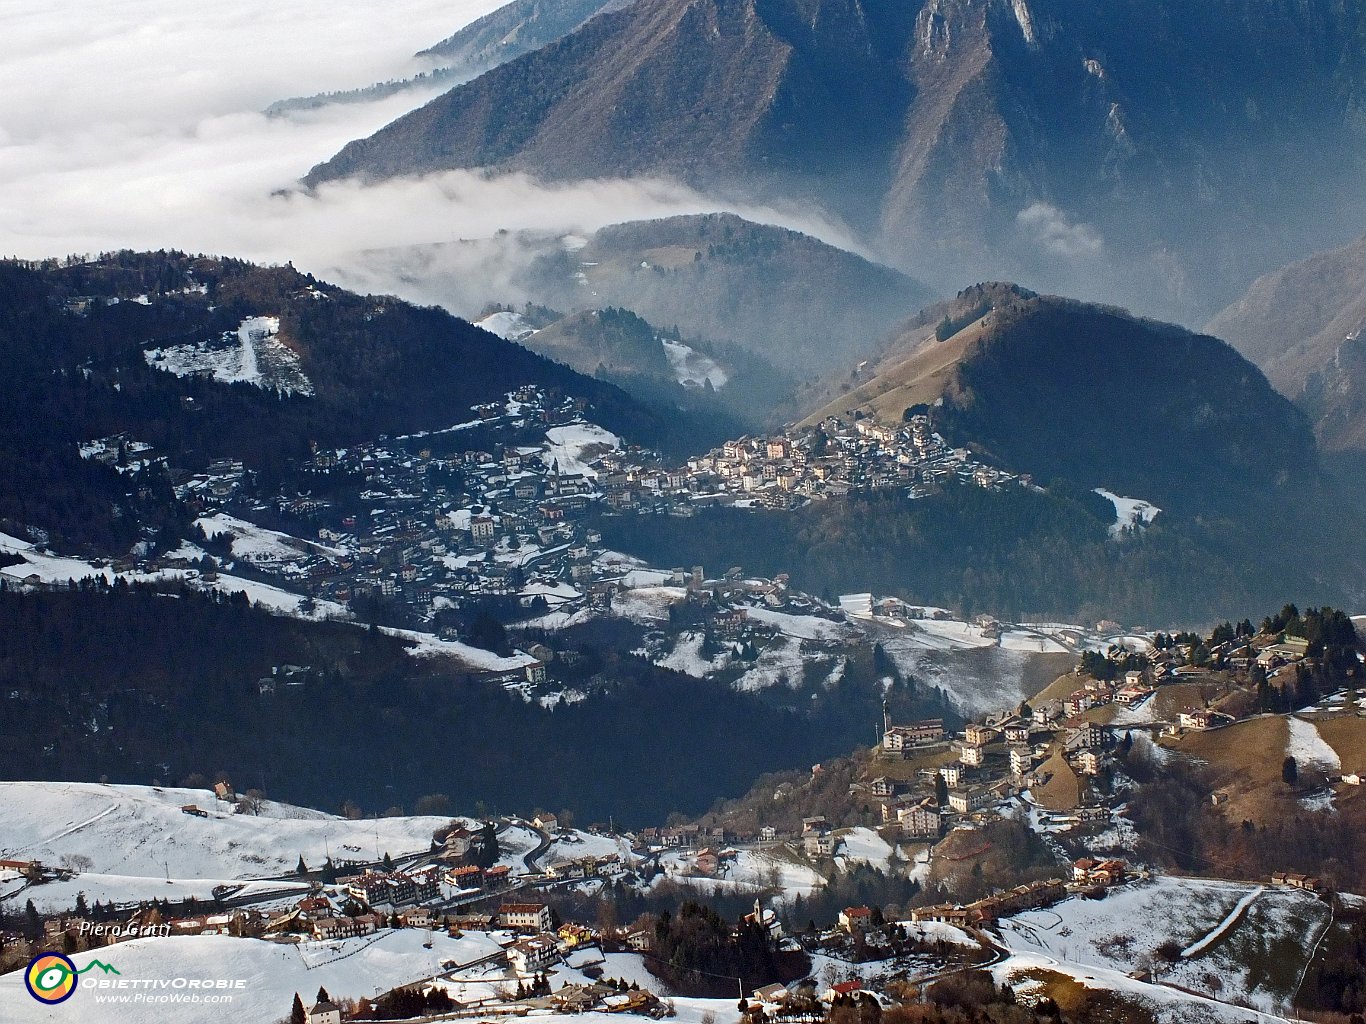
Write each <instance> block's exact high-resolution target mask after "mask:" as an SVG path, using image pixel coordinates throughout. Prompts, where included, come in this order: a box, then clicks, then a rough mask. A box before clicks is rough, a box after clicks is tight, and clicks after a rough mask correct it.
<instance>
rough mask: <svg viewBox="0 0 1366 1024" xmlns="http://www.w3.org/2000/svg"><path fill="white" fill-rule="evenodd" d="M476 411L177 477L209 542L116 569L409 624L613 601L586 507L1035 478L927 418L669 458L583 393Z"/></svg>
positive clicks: (121, 462) (750, 502) (142, 450)
mask: <svg viewBox="0 0 1366 1024" xmlns="http://www.w3.org/2000/svg"><path fill="white" fill-rule="evenodd" d="M473 411H474V412H475V414H476V416H477V418H476V419H474V420H471V421H469V422H467V423H463V424H458V425H457V426H455V427H452V428H449V429H448V430H444V431H437V432H434V433H432V434H427V435H415V436H410V437H399V438H382V439H380V440H378V441H376V442H375V443H373V444H365V445H357V446H354V447H351V448H346V449H336V450H322V449H317V450H315V451H314V452H313V455H312V457H311V458H310V459H309V460H307V461H306V462H305V463H304V464H303V465H301V466H300V467H299V473H300V477H299V479H300V480H301V481H302V482H303V483H306V484H311V488H310V490H311V491H312V492H313V493H310V494H299V493H294V494H286V493H280V494H268V493H263V492H262V491H261V489H260V487H259V486H257V485H256V483H255V481H254V478H253V475H252V474H251V473H249V472H248V471H247V470H246V468H245V467H244V466H243V465H242V463H241V462H237V461H234V460H230V459H225V460H218V461H217V462H215V463H214V464H213V465H211V466H210V467H209V468H208V471H207V472H205V473H200V474H195V475H185V474H181V475H180V476H179V477H178V484H177V488H176V493H177V495H178V497H180V498H181V499H182V500H184V501H186V502H187V503H188V504H189V505H190V507H191V509H192V511H194V512H195V513H196V514H197V516H198V519H197V520H196V522H197V526H198V528H199V530H200V531H201V532H202V535H203V540H202V543H201V545H200V546H198V547H196V546H195V545H185V546H182V547H180V548H178V549H176V550H175V551H171V552H164V553H163V554H161V555H160V556H159V557H157V558H156V559H154V560H153V561H152V564H151V565H150V566H148V565H146V562H147V559H146V558H145V556H147V555H150V554H152V552H153V551H154V548H153V545H152V544H151V543H144V544H143V545H141V546H140V548H138V549H136V550H135V551H134V552H133V553H132V556H133V557H132V558H131V559H127V560H124V561H122V562H116V563H115V565H116V566H119V567H122V568H124V569H131V568H133V567H134V566H135V565H138V564H142V565H143V566H144V567H151V568H155V567H158V566H159V567H166V568H171V567H185V566H199V565H201V564H203V565H207V564H209V563H207V562H205V561H204V559H205V556H206V555H210V554H211V555H213V556H214V557H215V558H216V559H217V560H218V561H222V562H229V561H231V562H236V563H237V564H238V566H240V567H242V568H244V569H245V570H246V571H248V572H250V573H252V574H255V575H259V576H260V577H261V578H262V579H263V580H267V581H270V582H275V583H278V584H279V585H281V586H285V587H289V588H293V589H296V590H298V591H300V592H301V593H303V594H304V595H306V596H307V597H308V598H310V599H311V600H314V601H317V602H331V603H332V604H336V605H341V606H347V605H350V604H352V603H353V602H357V601H364V600H366V599H370V598H375V599H382V600H386V601H390V602H393V603H394V604H396V605H397V606H399V607H400V608H406V609H407V613H408V616H409V618H410V621H411V622H413V623H414V624H416V623H422V622H430V621H431V620H432V619H433V617H434V616H435V614H436V613H438V612H440V611H441V610H442V609H443V608H450V607H452V602H461V601H465V600H477V599H480V598H486V597H494V598H501V597H511V598H515V599H517V600H519V601H520V602H521V603H522V604H523V605H525V606H528V607H535V608H541V609H553V610H559V611H564V612H574V611H578V610H582V609H585V608H590V609H597V610H607V609H610V607H611V600H612V594H613V592H614V590H615V589H616V587H617V586H618V585H619V584H621V583H622V582H623V580H624V579H625V580H626V582H628V583H629V578H628V577H627V574H626V573H625V572H624V571H623V567H622V565H621V563H620V560H611V561H604V555H606V554H609V553H608V552H606V551H605V549H604V548H603V547H602V544H601V541H602V538H601V534H600V533H599V532H598V531H597V530H595V529H594V528H593V527H592V526H591V525H588V524H586V522H585V520H586V519H587V518H588V517H589V513H590V512H595V511H610V512H616V513H634V514H652V515H669V516H682V517H688V516H692V515H694V514H696V513H697V512H698V510H699V509H701V508H704V507H706V506H708V505H714V504H730V505H737V506H740V507H746V506H762V507H771V508H792V507H795V506H797V505H799V504H801V503H803V502H806V501H810V500H817V499H820V498H828V497H838V496H843V495H846V494H848V493H850V491H852V490H856V489H862V490H876V489H884V488H895V489H899V490H902V491H904V492H905V493H906V494H908V495H909V496H911V497H923V496H925V495H927V494H930V493H932V492H933V490H934V489H935V488H937V487H938V486H941V485H942V484H943V483H944V482H946V481H947V480H949V479H957V480H961V481H964V482H968V483H972V484H975V485H977V486H981V487H1001V486H1008V485H1015V484H1018V485H1026V486H1027V485H1028V484H1029V479H1028V477H1017V476H1015V475H1012V474H1009V473H1004V472H1001V471H998V470H995V469H992V468H990V467H987V466H985V465H982V464H980V463H978V462H975V461H973V459H972V458H971V457H970V456H969V454H968V453H967V452H966V451H965V450H961V449H950V448H949V447H948V446H947V445H946V444H945V443H944V441H943V439H942V438H940V437H939V436H938V435H937V434H934V433H933V432H932V431H931V429H930V426H929V420H928V418H927V417H925V416H916V417H914V418H913V419H912V420H911V421H909V422H908V423H907V424H905V425H904V426H903V427H902V428H901V429H899V430H893V429H891V428H888V427H885V426H880V425H877V424H875V423H873V422H872V421H871V420H857V421H852V422H849V423H845V422H842V421H839V420H835V419H832V420H829V421H827V422H826V423H823V424H822V425H821V426H820V427H818V428H817V429H815V430H814V431H803V432H801V433H800V434H795V435H793V436H787V435H777V436H773V437H767V438H763V437H760V438H742V439H740V440H737V441H732V442H727V443H726V444H725V445H724V446H723V447H722V448H719V449H716V450H715V451H712V452H710V453H708V454H707V455H704V456H699V457H696V458H692V459H689V460H688V461H687V463H686V464H684V465H681V466H678V467H673V468H670V467H666V466H665V465H664V464H663V462H662V460H661V458H660V456H659V455H658V454H657V453H655V452H651V451H649V450H646V449H642V448H639V447H637V446H631V445H625V444H624V443H623V442H622V441H621V440H620V439H618V438H617V437H616V436H614V435H612V434H611V433H609V432H608V431H605V430H603V429H601V428H599V427H596V426H594V425H593V424H591V423H589V422H586V421H585V420H584V419H583V406H582V404H581V403H576V402H575V401H574V400H572V399H557V398H555V397H553V396H550V395H548V394H546V393H545V392H543V391H541V390H540V389H537V388H532V387H527V388H522V389H520V390H518V391H515V392H512V393H510V394H509V395H508V396H507V398H506V401H505V402H504V403H502V404H501V405H500V404H490V405H485V406H478V407H475V409H474V410H473ZM474 429H477V430H478V431H479V434H480V436H481V437H483V438H488V439H490V441H491V442H493V443H491V444H490V448H491V449H492V450H482V449H479V448H465V447H462V444H461V442H460V435H461V434H463V433H465V432H467V431H470V430H474ZM538 434H539V437H540V441H539V443H530V442H532V441H534V440H535V437H536V436H537V435H538ZM519 442H527V443H519ZM442 449H451V450H450V451H449V452H448V453H447V454H445V455H442V454H439V451H440V450H442ZM81 453H82V455H83V456H84V457H86V458H90V459H96V460H99V461H103V462H106V463H108V464H110V465H115V466H118V467H119V468H121V469H122V470H123V471H125V472H134V471H136V470H138V469H140V468H142V467H143V466H144V465H146V464H148V463H150V462H154V461H156V460H158V459H160V458H162V456H161V455H159V453H157V452H155V450H153V449H152V448H151V447H150V446H149V445H147V444H145V443H144V442H140V441H138V440H136V439H134V438H127V437H109V438H102V439H98V440H95V441H91V442H89V443H87V444H85V445H83V446H82V447H81ZM320 494H328V495H331V496H332V497H331V498H329V499H323V498H321V497H318V496H317V495H320ZM263 519H265V520H268V521H272V522H278V523H280V524H282V525H283V524H292V525H293V526H294V527H295V528H296V529H297V530H298V531H299V533H300V536H299V537H297V538H295V537H292V536H290V535H289V534H288V533H287V532H281V531H279V530H275V531H272V530H265V529H261V528H259V527H256V526H254V524H255V523H258V522H260V521H262V520H263ZM215 540H217V541H218V542H219V543H217V544H215V543H214V541H215ZM686 573H687V574H690V575H687V576H685V575H684V574H681V573H680V571H678V570H675V571H673V573H672V576H671V578H670V581H669V582H671V583H674V584H682V583H684V582H685V579H692V580H693V581H694V582H699V580H697V579H696V577H697V572H696V570H692V569H689V570H686ZM324 606H326V605H324Z"/></svg>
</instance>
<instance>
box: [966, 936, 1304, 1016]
mask: <svg viewBox="0 0 1366 1024" xmlns="http://www.w3.org/2000/svg"><path fill="white" fill-rule="evenodd" d="M991 973H992V975H993V977H995V979H996V982H997V984H1009V985H1010V986H1011V987H1012V988H1013V989H1014V990H1015V993H1016V996H1017V998H1019V999H1020V1000H1021V1001H1022V1002H1023V1001H1026V1000H1028V999H1029V998H1031V997H1035V996H1038V995H1041V994H1042V991H1043V988H1044V985H1043V982H1042V981H1041V980H1039V976H1040V975H1049V974H1060V975H1063V976H1064V977H1067V978H1070V979H1072V980H1073V981H1076V982H1079V983H1080V984H1081V985H1083V986H1085V987H1086V988H1090V989H1100V990H1106V991H1110V992H1116V993H1119V994H1120V995H1121V996H1123V997H1124V998H1125V999H1126V1000H1129V1001H1132V1002H1136V1003H1138V1004H1140V1005H1141V1006H1143V1007H1144V1008H1146V1009H1148V1010H1149V1011H1151V1012H1152V1014H1153V1016H1154V1018H1155V1019H1156V1020H1157V1021H1158V1024H1251V1022H1256V1024H1289V1022H1288V1019H1287V1018H1285V1017H1279V1016H1276V1015H1274V1014H1269V1013H1265V1012H1260V1011H1257V1012H1255V1013H1254V1012H1252V1011H1248V1010H1245V1009H1243V1008H1242V1007H1239V1006H1230V1005H1229V1004H1228V1003H1224V1002H1219V1001H1217V1000H1215V999H1211V998H1209V997H1207V996H1201V995H1196V994H1192V993H1188V992H1182V991H1180V990H1179V989H1174V988H1167V987H1165V986H1163V985H1150V984H1148V983H1146V982H1142V981H1136V980H1135V979H1133V978H1130V977H1129V976H1128V974H1127V973H1125V972H1123V971H1116V970H1112V969H1110V968H1106V967H1096V966H1090V965H1079V964H1072V963H1065V962H1062V961H1059V960H1057V959H1056V958H1054V957H1051V956H1048V955H1047V954H1040V953H1015V954H1014V955H1013V956H1011V957H1009V958H1008V959H1007V960H1005V961H1003V962H1002V963H1000V964H997V965H996V966H995V967H993V968H992V969H991Z"/></svg>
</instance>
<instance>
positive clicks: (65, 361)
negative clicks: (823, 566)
mask: <svg viewBox="0 0 1366 1024" xmlns="http://www.w3.org/2000/svg"><path fill="white" fill-rule="evenodd" d="M274 321H278V327H277V326H276V324H275V323H274ZM254 324H259V325H260V326H258V327H257V328H256V329H257V330H258V331H260V332H262V333H264V332H266V331H269V330H272V329H274V330H275V334H274V335H273V337H272V338H270V339H269V340H270V342H271V351H272V352H273V353H275V354H277V355H278V357H279V359H280V360H281V362H283V363H286V364H289V365H290V366H291V368H292V369H293V371H294V373H295V377H296V378H298V375H300V374H301V375H302V377H301V378H299V379H301V380H302V381H303V382H306V385H307V386H306V387H303V385H302V384H301V385H300V386H299V388H298V389H295V390H292V391H289V392H288V393H286V392H285V391H282V390H279V389H277V388H276V387H273V386H271V383H270V379H269V378H265V379H264V380H263V379H257V380H256V381H255V383H253V382H252V379H251V373H253V372H254V373H256V374H257V375H258V378H259V375H262V374H265V373H266V368H265V366H264V364H263V363H262V365H260V366H258V365H257V363H258V358H257V357H258V356H259V355H260V354H261V353H259V352H256V353H252V352H248V351H247V342H246V340H245V339H240V338H239V335H241V334H242V332H243V331H245V330H248V329H249V328H250V327H251V325H254ZM258 340H259V339H258ZM239 348H240V349H241V354H239V353H238V352H237V351H236V350H237V349H239ZM258 348H259V346H258ZM0 350H3V351H4V353H5V355H6V359H7V361H8V364H9V370H8V372H7V373H6V374H5V376H4V379H3V381H0V394H2V395H3V397H4V400H3V401H2V402H0V439H3V443H0V452H3V455H0V459H3V463H4V468H5V469H6V472H5V482H6V486H5V487H4V488H0V518H3V519H8V520H12V521H14V522H18V523H23V524H30V525H33V526H40V527H42V528H44V529H48V530H51V531H53V532H54V534H55V536H56V539H58V540H59V541H66V542H68V543H71V544H75V545H77V546H81V547H84V544H85V543H86V542H91V543H93V544H95V545H96V546H101V545H104V546H107V543H108V542H112V541H114V540H117V541H118V542H119V543H123V542H124V541H127V540H130V539H131V537H132V536H133V535H135V534H136V531H137V528H138V525H139V522H141V524H142V525H149V523H152V522H154V521H163V522H164V521H166V516H174V515H175V513H174V512H172V511H171V510H172V508H173V506H174V499H173V497H172V496H170V494H169V487H168V486H167V485H166V481H165V480H164V479H162V478H160V477H159V476H158V477H157V479H155V480H149V481H147V482H146V485H145V486H144V485H139V486H138V487H135V488H132V491H133V494H134V496H133V497H131V498H130V497H128V494H127V493H126V492H128V491H129V490H130V488H129V487H128V486H127V482H126V481H120V479H119V478H118V476H117V475H116V474H115V473H114V472H113V471H112V470H110V469H107V468H106V467H103V466H99V465H96V464H92V463H91V462H89V461H87V460H84V459H82V458H80V457H79V455H78V452H77V446H78V445H80V444H82V443H83V442H87V441H90V440H92V439H95V438H101V437H107V436H111V435H116V434H122V433H127V434H128V435H129V436H130V437H131V438H132V439H135V440H137V441H142V442H146V443H149V444H151V445H153V447H154V448H157V449H158V450H162V451H166V452H173V453H174V454H175V459H174V461H175V463H176V465H177V466H179V467H181V468H184V469H201V468H203V466H204V465H205V464H206V463H207V462H209V461H210V460H212V459H216V458H235V459H241V460H243V461H244V462H245V463H246V464H247V465H248V466H249V467H250V468H251V469H253V470H256V471H258V472H263V473H266V474H267V475H268V476H270V475H278V473H280V472H281V471H282V469H283V468H284V467H285V466H286V465H287V464H288V463H289V462H290V461H291V460H295V459H299V458H303V457H305V456H306V455H307V453H308V451H309V445H310V443H313V442H316V443H318V444H325V445H333V446H335V445H344V444H348V443H354V442H356V441H360V440H373V439H374V438H375V437H377V436H379V435H382V434H389V433H393V434H400V433H406V432H414V431H420V430H433V429H442V428H445V427H449V426H451V425H452V424H455V423H460V422H463V421H467V420H470V419H471V417H472V416H473V413H472V412H471V406H473V405H475V404H478V403H481V402H487V401H490V400H493V399H497V398H500V397H501V396H502V395H504V394H505V393H506V392H509V391H511V390H514V389H516V388H518V387H521V386H523V385H527V384H532V385H538V386H541V387H544V388H547V389H550V390H551V391H553V392H555V393H558V394H560V395H562V396H563V397H564V398H565V399H570V398H573V399H577V400H578V401H580V402H582V403H583V406H584V408H585V410H588V411H590V414H591V415H592V416H593V417H594V418H595V419H596V420H597V422H599V423H601V424H602V425H603V426H605V427H607V428H608V429H610V430H613V431H615V432H616V433H618V434H619V435H621V436H624V437H627V438H629V439H632V440H635V441H638V442H640V443H644V444H647V445H658V446H661V447H663V448H664V449H666V450H672V451H674V452H678V451H682V450H686V449H687V448H688V446H689V445H690V444H691V443H694V442H697V441H699V438H700V439H704V440H706V441H708V442H711V443H715V441H716V440H719V439H720V438H719V436H712V437H708V436H707V430H708V429H710V430H712V431H713V432H714V431H715V428H714V427H704V428H703V429H702V431H701V434H700V435H692V434H691V431H692V430H693V429H694V428H696V427H698V426H699V424H700V423H701V420H700V418H697V417H693V416H691V415H690V414H687V413H682V412H679V411H678V410H664V411H660V410H654V409H650V408H647V407H646V406H644V405H642V404H641V403H640V402H638V401H636V400H635V399H632V398H631V397H629V396H628V395H626V394H625V393H624V392H622V391H621V390H620V389H618V388H616V387H614V386H613V385H611V384H608V383H606V382H604V381H599V380H595V379H593V378H592V377H586V376H583V375H581V374H576V373H574V372H573V371H572V370H569V369H568V368H567V367H564V366H560V365H558V364H555V363H552V362H550V361H548V360H546V359H544V358H542V357H541V356H538V355H535V354H534V353H532V352H530V351H528V350H527V349H525V348H523V347H521V346H519V345H516V344H513V343H511V342H507V341H504V340H503V339H501V338H498V337H495V336H494V335H492V334H489V333H488V332H486V331H483V330H480V329H479V328H476V327H474V326H472V325H470V324H468V323H466V322H465V321H463V320H459V319H457V318H455V317H452V316H450V315H449V314H447V313H445V312H443V311H442V310H439V309H431V308H429V309H424V308H419V307H416V306H412V305H410V304H408V303H405V302H402V301H400V300H398V299H394V298H392V297H376V296H359V295H354V294H351V293H349V292H345V291H343V290H342V289H339V288H334V287H332V286H329V285H326V284H324V283H322V282H318V281H316V280H314V279H313V278H311V277H308V276H306V275H303V274H300V273H298V272H297V271H295V270H293V269H292V268H290V267H256V266H253V265H251V264H247V263H242V262H239V261H234V260H228V259H217V258H209V257H191V256H187V255H185V254H181V253H145V254H135V253H119V254H114V255H110V256H106V257H102V258H100V259H98V260H94V261H89V262H79V263H70V264H65V265H64V264H60V263H57V262H55V261H54V262H52V263H47V264H39V265H32V264H18V263H13V262H7V263H0ZM153 363H155V364H156V365H155V366H154V365H152V364H153ZM215 365H216V366H218V367H219V369H220V370H223V369H224V368H225V367H226V368H227V370H228V371H230V372H219V373H218V374H217V376H215V372H216V371H214V370H213V369H212V367H213V366H215ZM160 367H170V368H174V369H175V372H166V369H164V368H160ZM205 367H208V368H207V369H206V368H205ZM666 413H667V414H666ZM138 495H141V497H138ZM134 504H137V505H138V506H139V508H140V511H139V512H138V514H136V515H126V514H124V513H125V512H128V511H130V510H131V509H132V506H133V505H134Z"/></svg>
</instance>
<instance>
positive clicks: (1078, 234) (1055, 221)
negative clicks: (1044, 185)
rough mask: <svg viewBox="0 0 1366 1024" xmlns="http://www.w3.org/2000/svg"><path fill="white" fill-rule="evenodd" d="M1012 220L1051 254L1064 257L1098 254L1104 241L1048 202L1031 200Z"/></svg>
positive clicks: (1087, 227)
mask: <svg viewBox="0 0 1366 1024" xmlns="http://www.w3.org/2000/svg"><path fill="white" fill-rule="evenodd" d="M1015 222H1016V223H1017V224H1018V225H1019V226H1020V227H1021V228H1022V229H1024V231H1025V232H1026V233H1027V234H1028V235H1029V236H1030V237H1031V238H1032V239H1033V240H1034V241H1035V242H1036V243H1037V244H1038V245H1039V247H1040V248H1042V249H1043V250H1044V251H1045V252H1047V253H1049V254H1050V255H1053V256H1061V257H1064V258H1065V259H1084V258H1086V257H1091V256H1099V255H1100V254H1101V252H1102V251H1103V250H1104V248H1105V241H1104V239H1103V238H1102V237H1101V235H1100V232H1099V231H1097V230H1096V229H1095V228H1094V227H1092V226H1091V225H1090V224H1075V223H1073V222H1072V221H1071V220H1070V219H1069V218H1068V216H1067V214H1066V213H1064V212H1063V211H1062V210H1060V209H1058V208H1057V207H1056V206H1053V205H1052V204H1051V203H1032V204H1030V205H1029V206H1026V207H1025V208H1024V209H1023V210H1021V211H1020V212H1019V214H1017V215H1016V217H1015Z"/></svg>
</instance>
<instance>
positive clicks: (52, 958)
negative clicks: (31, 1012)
mask: <svg viewBox="0 0 1366 1024" xmlns="http://www.w3.org/2000/svg"><path fill="white" fill-rule="evenodd" d="M24 986H25V987H26V988H27V989H28V992H29V995H31V996H33V998H34V999H36V1000H38V1002H40V1003H60V1002H62V1001H63V1000H65V999H70V998H71V997H72V995H74V994H75V992H76V965H75V964H74V963H72V962H71V960H70V958H68V957H65V956H62V954H61V953H42V954H39V955H38V956H35V957H34V958H33V959H32V960H30V961H29V964H28V970H26V971H25V972H24Z"/></svg>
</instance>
